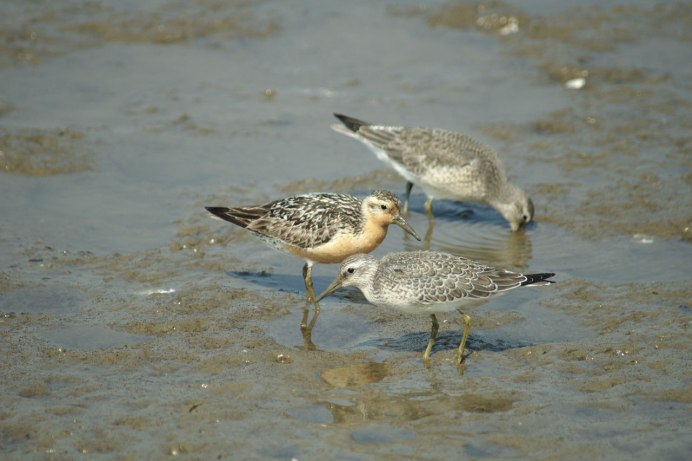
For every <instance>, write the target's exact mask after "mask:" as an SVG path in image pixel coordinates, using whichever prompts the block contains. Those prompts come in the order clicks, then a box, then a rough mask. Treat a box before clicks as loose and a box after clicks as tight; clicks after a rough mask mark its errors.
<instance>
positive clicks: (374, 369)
mask: <svg viewBox="0 0 692 461" xmlns="http://www.w3.org/2000/svg"><path fill="white" fill-rule="evenodd" d="M389 374H390V370H389V367H388V366H387V364H386V363H378V362H369V363H356V364H353V365H348V366H345V367H338V368H330V369H328V370H325V371H323V372H322V374H321V375H320V376H321V377H322V379H323V380H324V382H326V383H327V384H329V385H330V386H334V387H352V386H356V385H360V384H370V383H379V382H380V381H382V380H383V379H384V378H385V377H386V376H388V375H389Z"/></svg>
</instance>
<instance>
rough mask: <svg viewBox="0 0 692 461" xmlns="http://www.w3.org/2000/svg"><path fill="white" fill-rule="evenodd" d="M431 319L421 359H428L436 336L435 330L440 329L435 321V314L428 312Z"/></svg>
mask: <svg viewBox="0 0 692 461" xmlns="http://www.w3.org/2000/svg"><path fill="white" fill-rule="evenodd" d="M430 318H431V319H432V329H431V330H430V339H428V347H426V348H425V352H423V360H430V351H432V348H433V344H435V338H437V331H438V330H439V329H440V324H439V323H437V317H435V314H430Z"/></svg>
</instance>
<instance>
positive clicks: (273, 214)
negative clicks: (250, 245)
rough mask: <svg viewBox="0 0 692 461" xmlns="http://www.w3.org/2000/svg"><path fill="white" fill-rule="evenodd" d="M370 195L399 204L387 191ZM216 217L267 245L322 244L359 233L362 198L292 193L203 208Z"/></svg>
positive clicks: (304, 246)
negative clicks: (247, 203) (258, 202)
mask: <svg viewBox="0 0 692 461" xmlns="http://www.w3.org/2000/svg"><path fill="white" fill-rule="evenodd" d="M371 196H374V197H377V198H380V199H383V200H388V201H391V202H393V203H395V204H397V206H398V204H399V203H400V201H399V198H398V197H397V196H396V195H394V194H393V193H391V192H389V191H382V190H379V191H375V192H373V193H372V194H371ZM207 209H208V210H209V211H210V212H211V213H214V214H215V215H216V216H218V217H220V218H222V219H225V220H226V221H230V222H232V223H234V224H236V225H239V226H241V227H244V228H246V229H248V230H251V231H253V232H255V233H257V234H259V235H260V236H261V237H262V238H264V239H265V240H266V241H267V243H269V244H270V245H272V246H274V247H276V248H278V249H282V246H283V245H284V244H288V245H293V246H295V247H298V248H303V249H305V248H314V247H317V246H319V245H323V244H325V243H327V242H329V241H330V240H331V239H333V238H334V237H335V236H336V235H339V234H340V233H351V234H359V233H361V232H363V226H364V224H365V217H364V216H363V212H362V200H361V199H359V198H358V197H354V196H352V195H347V194H335V193H326V192H319V193H311V194H303V195H295V196H292V197H287V198H284V199H281V200H276V201H273V202H269V203H266V204H264V205H257V206H239V207H234V208H212V207H208V208H207Z"/></svg>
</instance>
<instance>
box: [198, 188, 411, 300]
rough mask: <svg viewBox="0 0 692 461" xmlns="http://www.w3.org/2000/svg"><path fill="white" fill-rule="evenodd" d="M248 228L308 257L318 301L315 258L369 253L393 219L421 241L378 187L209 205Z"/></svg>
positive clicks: (274, 244)
mask: <svg viewBox="0 0 692 461" xmlns="http://www.w3.org/2000/svg"><path fill="white" fill-rule="evenodd" d="M206 208H207V210H208V211H209V212H210V213H212V214H214V215H216V216H218V217H219V218H222V219H224V220H226V221H230V222H232V223H233V224H236V225H238V226H240V227H243V228H245V229H248V230H250V231H252V232H254V233H255V234H257V235H258V236H260V237H261V238H262V239H263V240H264V241H265V242H267V243H268V244H269V245H271V246H272V247H274V248H276V249H278V250H281V251H285V252H287V253H289V254H292V255H294V256H296V257H299V258H301V259H303V260H305V266H304V268H303V278H304V280H305V286H306V288H307V290H308V296H309V298H310V299H312V300H314V298H315V296H314V293H313V291H312V280H311V269H312V265H313V263H328V264H329V263H339V262H341V261H343V260H344V259H345V258H347V257H348V256H351V255H353V254H356V253H369V252H371V251H372V250H374V249H375V248H377V246H378V245H379V244H380V243H382V240H384V238H385V236H386V235H387V229H388V227H389V225H390V224H396V225H398V226H400V227H401V228H403V229H404V230H405V231H406V232H408V233H409V234H411V235H413V236H414V237H415V238H416V239H418V240H420V237H418V234H416V232H415V231H414V230H413V229H412V228H411V226H409V225H408V223H406V221H405V220H404V218H403V217H401V215H400V213H399V208H400V201H399V198H398V197H397V196H396V195H394V194H393V193H392V192H389V191H383V190H378V191H375V192H373V193H372V194H370V195H368V196H367V197H365V198H364V199H362V200H361V199H359V198H357V197H354V196H351V195H346V194H333V193H312V194H303V195H295V196H292V197H287V198H284V199H281V200H275V201H272V202H269V203H265V204H263V205H252V206H237V207H233V208H226V207H206Z"/></svg>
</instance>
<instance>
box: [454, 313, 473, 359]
mask: <svg viewBox="0 0 692 461" xmlns="http://www.w3.org/2000/svg"><path fill="white" fill-rule="evenodd" d="M461 318H462V320H463V321H464V330H463V332H462V334H461V341H460V342H459V351H458V352H457V363H462V362H463V361H464V348H465V347H466V340H467V339H468V337H469V331H470V330H471V317H469V316H468V315H467V314H464V313H463V312H461Z"/></svg>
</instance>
